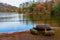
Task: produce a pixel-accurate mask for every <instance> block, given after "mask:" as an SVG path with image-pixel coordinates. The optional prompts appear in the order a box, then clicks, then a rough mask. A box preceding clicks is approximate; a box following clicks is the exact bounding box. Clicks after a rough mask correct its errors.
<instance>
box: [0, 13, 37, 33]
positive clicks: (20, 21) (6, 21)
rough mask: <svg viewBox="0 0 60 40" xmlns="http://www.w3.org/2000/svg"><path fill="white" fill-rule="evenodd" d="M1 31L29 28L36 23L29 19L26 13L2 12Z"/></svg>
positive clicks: (16, 30)
mask: <svg viewBox="0 0 60 40" xmlns="http://www.w3.org/2000/svg"><path fill="white" fill-rule="evenodd" d="M0 14H1V16H0V33H5V32H20V31H25V30H29V29H31V28H33V27H35V26H36V24H33V23H31V22H30V21H27V19H26V17H24V16H25V14H17V13H0Z"/></svg>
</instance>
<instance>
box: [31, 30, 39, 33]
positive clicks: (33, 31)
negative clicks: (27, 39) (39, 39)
mask: <svg viewBox="0 0 60 40" xmlns="http://www.w3.org/2000/svg"><path fill="white" fill-rule="evenodd" d="M30 32H31V33H32V34H39V33H38V31H37V30H35V29H30Z"/></svg>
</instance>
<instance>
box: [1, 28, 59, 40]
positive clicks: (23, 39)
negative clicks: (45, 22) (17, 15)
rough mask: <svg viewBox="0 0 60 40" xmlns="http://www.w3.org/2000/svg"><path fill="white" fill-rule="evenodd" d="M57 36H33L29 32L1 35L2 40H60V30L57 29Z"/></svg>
mask: <svg viewBox="0 0 60 40" xmlns="http://www.w3.org/2000/svg"><path fill="white" fill-rule="evenodd" d="M54 29H55V35H53V36H44V35H32V34H31V33H30V32H29V31H25V32H15V33H12V34H0V40H60V28H57V27H55V28H54Z"/></svg>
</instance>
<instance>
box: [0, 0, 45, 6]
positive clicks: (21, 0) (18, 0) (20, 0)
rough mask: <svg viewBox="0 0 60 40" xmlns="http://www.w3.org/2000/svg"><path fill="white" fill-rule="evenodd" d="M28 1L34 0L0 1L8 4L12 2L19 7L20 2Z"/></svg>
mask: <svg viewBox="0 0 60 40" xmlns="http://www.w3.org/2000/svg"><path fill="white" fill-rule="evenodd" d="M27 1H32V0H0V2H3V3H7V4H10V5H13V6H17V7H19V4H21V3H23V2H27ZM35 1H36V0H35ZM43 1H44V0H43Z"/></svg>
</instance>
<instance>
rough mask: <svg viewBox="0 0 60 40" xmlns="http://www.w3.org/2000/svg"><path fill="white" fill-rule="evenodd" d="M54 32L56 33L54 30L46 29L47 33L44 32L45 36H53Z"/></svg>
mask: <svg viewBox="0 0 60 40" xmlns="http://www.w3.org/2000/svg"><path fill="white" fill-rule="evenodd" d="M54 34H55V31H54V30H50V31H45V33H44V35H45V36H51V35H54Z"/></svg>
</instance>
